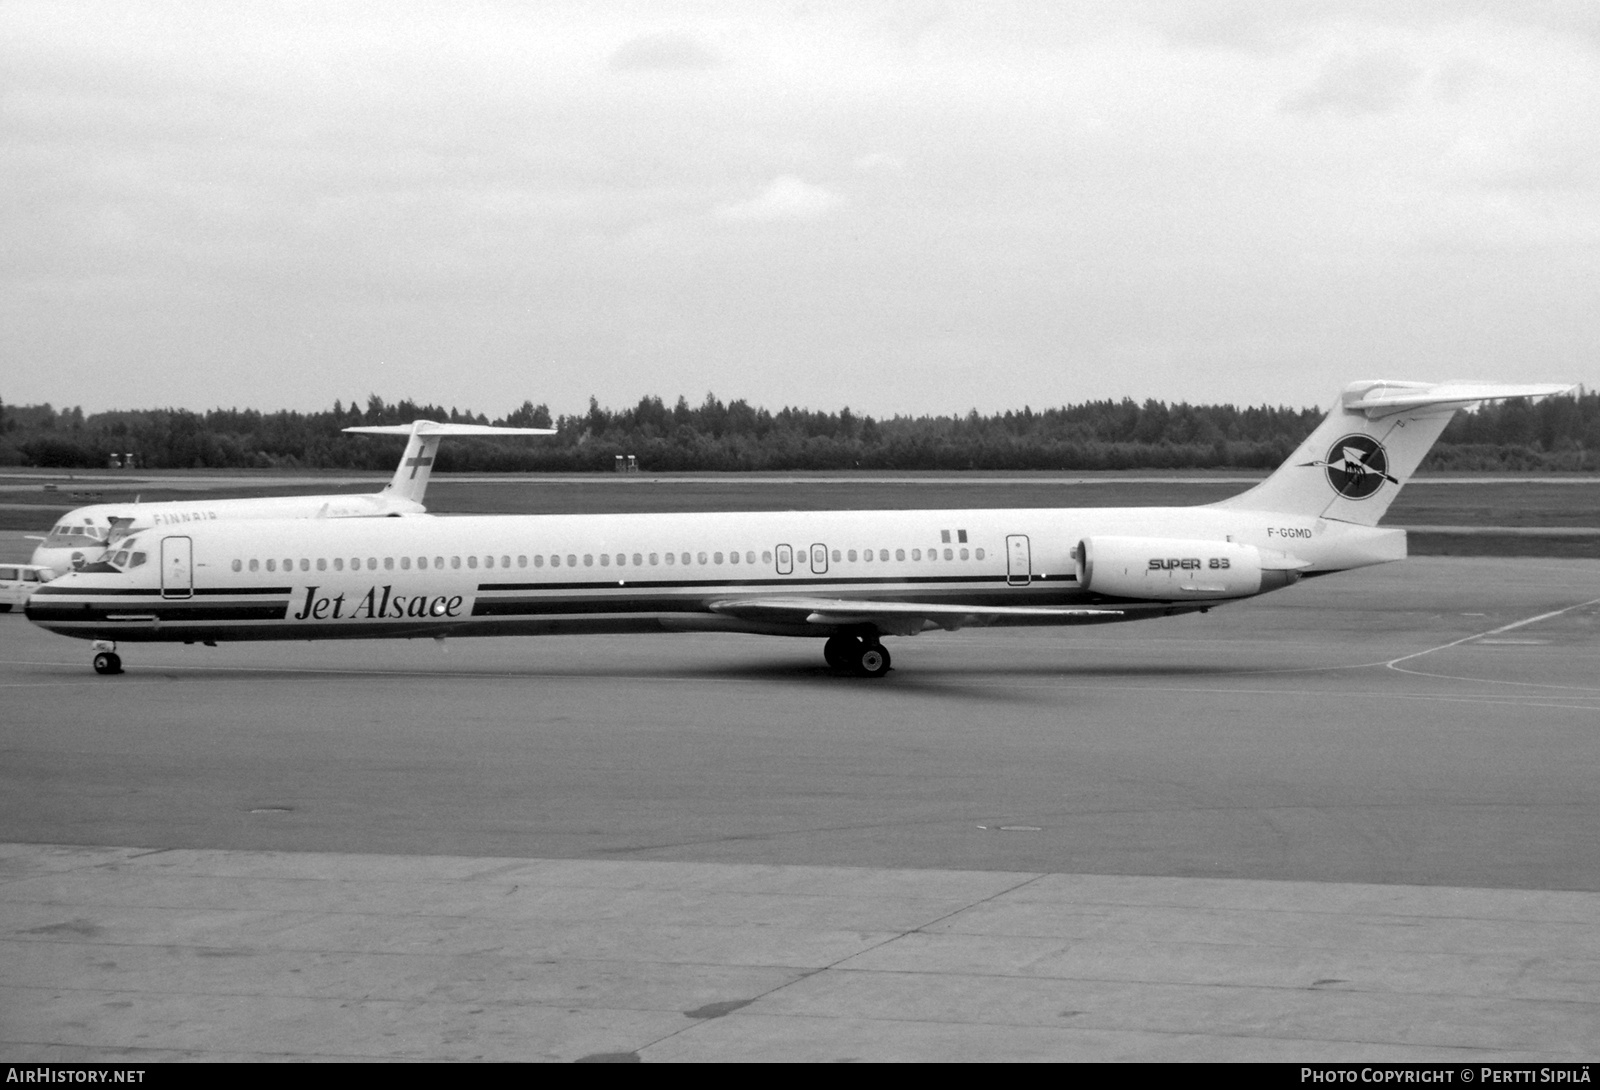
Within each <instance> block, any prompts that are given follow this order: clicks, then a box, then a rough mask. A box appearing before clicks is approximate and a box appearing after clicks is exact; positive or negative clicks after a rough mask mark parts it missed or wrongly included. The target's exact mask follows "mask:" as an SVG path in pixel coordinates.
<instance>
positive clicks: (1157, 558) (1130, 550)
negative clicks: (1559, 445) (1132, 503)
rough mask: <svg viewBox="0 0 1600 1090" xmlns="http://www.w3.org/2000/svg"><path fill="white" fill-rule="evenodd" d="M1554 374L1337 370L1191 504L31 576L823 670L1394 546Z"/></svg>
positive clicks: (481, 523)
mask: <svg viewBox="0 0 1600 1090" xmlns="http://www.w3.org/2000/svg"><path fill="white" fill-rule="evenodd" d="M1568 388H1569V387H1565V386H1557V385H1516V386H1510V385H1483V384H1428V383H1408V382H1391V381H1369V382H1357V383H1352V384H1351V385H1349V386H1348V387H1346V388H1345V390H1344V392H1343V393H1342V394H1341V396H1340V397H1339V399H1338V400H1337V402H1336V403H1335V405H1334V407H1333V409H1332V411H1331V412H1329V414H1328V416H1327V417H1326V418H1325V419H1324V420H1323V422H1322V423H1321V425H1320V426H1319V427H1318V428H1317V429H1316V430H1315V431H1314V432H1313V433H1312V434H1311V436H1310V437H1309V438H1307V439H1306V440H1305V442H1303V443H1302V444H1301V445H1300V446H1299V448H1298V449H1297V450H1296V451H1295V452H1294V454H1292V455H1291V456H1290V458H1289V460H1288V461H1286V462H1285V463H1284V464H1283V465H1282V466H1280V467H1279V468H1278V469H1277V470H1276V471H1275V472H1274V473H1273V474H1272V475H1271V476H1270V477H1268V478H1267V479H1266V480H1265V481H1263V482H1262V483H1260V484H1258V485H1256V486H1255V487H1254V488H1251V489H1250V490H1248V491H1246V492H1244V493H1242V494H1240V495H1238V496H1234V497H1232V498H1230V499H1226V500H1223V501H1221V502H1219V503H1212V504H1206V505H1201V506H1192V507H1139V508H1081V509H1073V508H1059V509H1021V510H946V511H834V512H750V513H731V514H709V513H708V514H660V515H531V516H509V515H502V516H483V517H462V518H448V519H435V518H427V519H348V518H347V519H301V520H273V521H265V520H258V521H253V522H249V523H245V522H240V521H235V522H226V521H220V520H219V521H215V522H203V523H198V524H193V525H189V526H179V527H170V528H169V527H150V528H148V529H144V530H140V531H138V532H137V533H133V534H130V535H129V536H128V537H126V538H124V539H123V540H122V541H121V542H120V543H119V544H118V545H117V547H116V548H115V549H114V550H111V551H108V553H107V554H106V555H105V557H104V558H103V559H102V560H101V561H100V562H98V563H95V564H90V565H86V566H84V567H83V568H82V569H80V570H77V571H73V572H70V573H68V574H67V575H65V576H62V577H61V578H59V579H57V580H55V581H53V582H51V583H49V584H47V585H45V586H43V587H41V588H39V590H38V591H36V592H35V593H34V594H33V596H32V598H31V599H30V600H29V602H28V605H27V615H28V617H29V618H30V619H31V620H32V621H34V622H35V623H36V624H39V625H42V626H43V627H45V628H47V629H49V630H51V631H52V632H57V633H60V634H61V635H64V636H72V637H76V638H79V639H85V640H90V641H93V645H94V652H95V654H94V666H95V669H96V670H97V671H99V672H101V673H118V672H120V670H121V668H122V667H121V659H120V657H119V656H118V653H117V650H116V648H117V645H118V644H119V643H138V642H148V641H169V642H171V641H182V642H185V643H206V644H214V643H217V642H220V641H224V640H282V639H313V640H315V639H340V638H384V637H394V638H415V637H420V636H431V637H436V638H442V637H445V636H524V635H559V634H563V633H622V632H747V633H753V634H760V635H771V636H790V637H812V638H817V639H820V640H822V641H823V655H824V658H825V659H826V660H827V662H828V663H829V664H830V665H832V666H834V667H835V668H837V669H840V670H843V671H848V672H851V673H855V674H859V675H864V676H868V677H881V676H883V675H884V674H885V673H887V672H888V670H889V664H890V656H889V652H888V650H887V649H886V648H885V647H884V645H883V641H884V639H885V638H886V637H889V636H912V635H917V634H919V633H923V632H930V631H937V630H954V629H958V628H964V627H970V626H984V625H1066V624H1097V623H1108V622H1116V621H1131V620H1139V619H1143V618H1151V617H1170V616H1174V615H1176V614H1180V613H1189V612H1194V611H1197V610H1207V609H1210V608H1212V607H1214V606H1218V605H1222V604H1225V603H1227V602H1231V601H1238V600H1240V599H1244V598H1251V597H1254V596H1256V595H1260V594H1265V593H1268V592H1271V591H1276V590H1280V589H1282V588H1285V587H1288V586H1291V585H1292V584H1294V583H1295V582H1296V581H1298V580H1299V579H1301V578H1305V577H1308V576H1316V575H1324V574H1329V573H1333V572H1339V571H1345V570H1348V569H1352V568H1359V567H1365V566H1367V565H1372V564H1382V563H1387V562H1389V561H1394V560H1400V559H1402V558H1403V557H1404V556H1405V555H1406V541H1405V532H1404V531H1403V530H1397V529H1390V528H1386V527H1380V526H1379V525H1378V522H1379V520H1380V519H1381V518H1382V517H1383V514H1384V512H1385V511H1387V510H1388V507H1389V505H1390V503H1392V502H1393V500H1394V498H1395V496H1396V494H1397V493H1398V492H1399V490H1400V488H1401V487H1402V486H1403V485H1404V484H1405V482H1406V481H1407V480H1408V479H1410V477H1411V475H1412V474H1413V473H1414V472H1415V471H1416V468H1417V466H1418V464H1420V463H1421V461H1422V459H1423V457H1424V455H1426V454H1427V452H1428V450H1429V448H1430V447H1431V446H1432V445H1433V443H1434V441H1435V440H1436V439H1437V438H1438V436H1439V434H1440V432H1442V431H1443V430H1444V427H1445V425H1446V424H1447V423H1448V422H1449V420H1450V418H1451V416H1452V415H1453V414H1454V413H1455V412H1456V411H1457V410H1459V409H1463V408H1468V407H1471V406H1473V405H1476V404H1478V403H1480V402H1483V401H1489V400H1498V399H1502V398H1512V397H1541V396H1546V395H1550V394H1557V393H1561V392H1564V391H1565V390H1567V389H1568Z"/></svg>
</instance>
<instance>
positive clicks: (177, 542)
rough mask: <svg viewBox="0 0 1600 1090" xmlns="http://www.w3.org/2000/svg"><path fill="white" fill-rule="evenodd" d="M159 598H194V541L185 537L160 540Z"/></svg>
mask: <svg viewBox="0 0 1600 1090" xmlns="http://www.w3.org/2000/svg"><path fill="white" fill-rule="evenodd" d="M161 597H163V598H192V597H194V541H193V539H191V538H187V537H164V538H162V539H161Z"/></svg>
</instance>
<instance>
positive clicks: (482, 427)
mask: <svg viewBox="0 0 1600 1090" xmlns="http://www.w3.org/2000/svg"><path fill="white" fill-rule="evenodd" d="M344 430H345V431H347V432H360V433H362V434H365V435H404V436H406V437H407V442H406V449H405V453H404V454H403V455H401V457H400V465H399V467H398V468H396V469H395V471H394V477H393V478H392V479H390V481H389V483H388V484H387V485H385V486H384V488H383V490H382V491H380V492H374V493H369V494H365V495H344V494H339V495H323V496H261V497H254V498H249V499H225V500H198V501H189V500H164V501H160V502H157V503H138V502H133V503H96V504H90V505H89V506H87V507H79V508H75V509H74V510H71V511H68V512H67V513H66V514H65V515H63V516H62V517H61V518H60V519H58V520H56V524H55V526H54V527H52V528H51V530H50V533H49V534H48V535H46V536H45V537H43V538H41V539H39V545H38V546H37V547H36V548H35V549H34V550H33V559H32V560H31V561H30V563H32V564H36V565H38V566H40V567H45V568H49V569H50V570H51V571H52V572H53V573H55V574H58V575H59V574H61V573H63V572H67V571H71V570H72V569H74V568H81V567H83V566H84V565H85V564H88V563H92V562H94V561H96V560H98V559H99V558H100V556H101V554H103V553H104V552H105V550H106V548H107V547H108V546H112V545H115V544H116V543H117V542H118V541H119V540H121V539H123V538H125V537H127V536H128V535H129V534H132V533H137V532H138V531H140V530H145V529H150V528H156V529H166V528H169V527H178V526H189V525H192V524H194V523H197V522H213V521H217V520H219V519H308V518H384V517H387V516H393V515H421V514H425V513H426V512H427V508H426V507H424V506H423V505H422V497H423V494H424V493H426V492H427V490H428V478H429V476H430V475H431V474H432V472H433V461H434V455H435V452H436V451H437V450H438V447H439V440H440V439H442V438H444V437H445V436H447V435H491V436H493V435H554V434H555V429H554V428H502V427H496V426H492V425H489V424H440V423H437V422H436V421H433V420H415V421H412V422H411V423H410V424H383V425H370V426H363V427H355V428H345V429H344Z"/></svg>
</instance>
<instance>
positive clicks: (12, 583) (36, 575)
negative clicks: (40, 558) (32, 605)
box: [0, 564, 53, 613]
mask: <svg viewBox="0 0 1600 1090" xmlns="http://www.w3.org/2000/svg"><path fill="white" fill-rule="evenodd" d="M52 574H53V573H52V572H51V571H50V569H49V568H48V567H44V566H42V565H39V564H0V613H10V612H11V607H12V606H17V607H19V608H20V607H21V606H23V605H25V604H26V603H27V601H28V596H29V595H30V594H32V593H33V592H34V591H35V590H36V589H38V587H39V584H41V583H45V582H48V581H49V579H50V577H51V575H52Z"/></svg>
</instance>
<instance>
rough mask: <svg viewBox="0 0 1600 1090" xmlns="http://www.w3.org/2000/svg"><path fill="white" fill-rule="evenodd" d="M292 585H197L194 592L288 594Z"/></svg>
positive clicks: (292, 589) (291, 590)
mask: <svg viewBox="0 0 1600 1090" xmlns="http://www.w3.org/2000/svg"><path fill="white" fill-rule="evenodd" d="M293 591H294V588H293V587H199V588H197V589H196V590H195V593H196V594H290V593H292V592H293Z"/></svg>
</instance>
